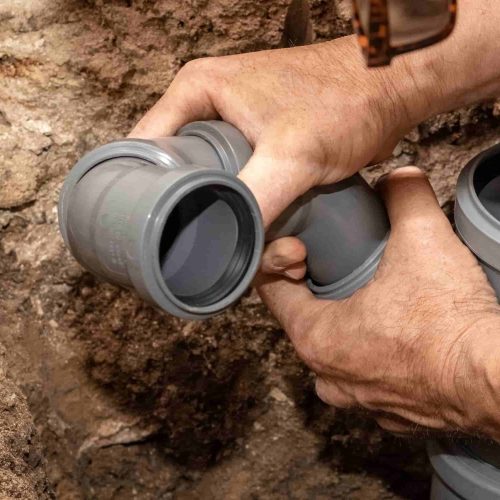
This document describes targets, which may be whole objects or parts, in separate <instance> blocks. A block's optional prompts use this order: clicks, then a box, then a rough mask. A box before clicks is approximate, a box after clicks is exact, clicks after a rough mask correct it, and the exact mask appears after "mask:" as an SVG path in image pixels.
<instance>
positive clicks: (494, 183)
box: [474, 154, 500, 220]
mask: <svg viewBox="0 0 500 500" xmlns="http://www.w3.org/2000/svg"><path fill="white" fill-rule="evenodd" d="M474 189H475V190H476V193H477V196H478V198H479V200H480V201H481V203H482V204H483V206H484V208H486V210H488V212H489V213H490V214H491V215H493V217H495V218H496V219H497V220H500V154H497V155H494V156H491V157H490V158H488V159H487V160H486V161H484V162H483V163H482V164H481V165H479V166H478V167H477V168H476V171H475V172H474Z"/></svg>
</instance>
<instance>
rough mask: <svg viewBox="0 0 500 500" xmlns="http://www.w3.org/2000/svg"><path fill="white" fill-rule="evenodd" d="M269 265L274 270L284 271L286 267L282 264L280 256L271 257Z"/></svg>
mask: <svg viewBox="0 0 500 500" xmlns="http://www.w3.org/2000/svg"><path fill="white" fill-rule="evenodd" d="M271 266H272V267H273V269H274V270H276V271H284V270H285V269H286V266H285V265H284V264H283V260H282V259H281V257H273V258H272V259H271Z"/></svg>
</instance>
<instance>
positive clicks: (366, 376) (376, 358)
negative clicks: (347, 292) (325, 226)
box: [257, 167, 500, 440]
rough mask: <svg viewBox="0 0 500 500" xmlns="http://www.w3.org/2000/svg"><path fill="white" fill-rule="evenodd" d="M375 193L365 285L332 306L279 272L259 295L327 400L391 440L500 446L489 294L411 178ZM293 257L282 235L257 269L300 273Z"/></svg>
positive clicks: (433, 203) (296, 251)
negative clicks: (459, 438) (428, 437)
mask: <svg viewBox="0 0 500 500" xmlns="http://www.w3.org/2000/svg"><path fill="white" fill-rule="evenodd" d="M379 189H380V192H381V194H382V196H383V198H384V200H385V203H386V206H387V210H388V214H389V217H390V221H391V226H392V233H391V237H390V240H389V243H388V245H387V249H386V251H385V254H384V257H383V259H382V261H381V264H380V267H379V269H378V271H377V273H376V275H375V278H374V279H373V281H372V282H371V283H369V284H368V285H367V286H366V287H365V288H363V289H361V290H359V291H358V292H357V293H356V294H355V295H353V296H352V297H351V298H349V299H346V300H342V301H337V302H333V301H323V300H318V299H316V298H315V297H314V296H313V295H312V294H311V292H310V291H309V290H308V288H307V287H306V285H305V284H304V283H303V282H297V281H293V280H289V279H287V278H286V277H280V276H279V275H274V276H273V275H269V274H267V275H266V274H261V276H260V277H259V278H258V280H257V283H258V290H259V292H260V294H261V296H262V297H263V299H264V301H265V302H266V304H267V305H268V307H269V308H270V310H271V311H272V312H273V313H274V314H275V315H276V316H277V318H278V319H279V321H280V322H281V324H282V325H283V327H284V328H285V330H286V331H287V333H288V334H289V336H290V338H291V340H292V342H293V344H294V346H295V348H296V349H297V351H298V353H299V355H300V356H301V357H302V359H303V360H304V361H305V362H306V363H307V364H308V365H309V366H310V367H311V368H312V370H313V371H314V372H316V374H317V377H318V378H317V384H316V388H317V393H318V395H319V397H320V398H321V399H322V400H323V401H325V402H326V403H328V404H331V405H334V406H336V407H342V408H346V407H363V408H365V409H368V410H371V411H373V412H375V414H376V416H377V417H378V421H379V423H380V424H381V425H382V426H383V427H384V428H386V429H388V430H391V431H394V432H407V431H409V430H415V428H416V427H418V426H422V427H425V428H431V429H436V430H448V431H457V430H461V431H464V432H473V433H478V432H481V433H484V434H485V435H489V436H490V437H492V438H496V439H498V440H500V412H499V411H498V408H500V369H499V368H497V366H498V361H497V360H498V358H499V357H500V307H499V306H498V304H497V299H496V296H495V294H494V292H493V290H492V288H491V286H490V285H489V283H488V282H487V279H486V276H485V274H484V273H483V271H482V269H481V267H480V266H479V264H478V262H477V260H476V258H475V257H474V256H473V255H472V253H471V252H470V251H469V250H468V249H467V247H465V246H464V245H463V244H462V243H461V242H460V240H459V239H458V238H457V236H456V235H455V234H454V232H453V229H452V227H451V225H450V223H449V222H448V220H447V219H446V217H445V215H444V214H443V212H442V211H441V209H440V207H439V204H438V202H437V200H436V198H435V195H434V193H433V191H432V188H431V186H430V184H429V183H428V181H427V179H426V178H425V176H424V175H423V174H422V173H421V172H420V170H418V169H417V168H414V167H407V168H403V169H399V170H397V171H395V172H393V173H392V174H390V175H389V176H388V177H386V178H384V179H383V181H382V182H380V183H379ZM303 259H304V248H303V246H302V245H301V244H300V242H299V241H298V240H296V239H293V238H287V239H282V240H278V241H276V242H274V243H271V244H270V245H269V246H268V248H267V250H266V253H265V256H264V262H263V267H264V269H266V268H267V269H268V270H272V265H271V264H270V262H281V263H282V264H283V266H284V267H285V268H287V267H291V268H292V269H297V268H302V269H303V268H304V265H303V262H302V261H303ZM301 266H302V267H301ZM299 275H300V273H299Z"/></svg>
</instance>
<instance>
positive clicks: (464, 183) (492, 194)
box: [429, 145, 500, 500]
mask: <svg viewBox="0 0 500 500" xmlns="http://www.w3.org/2000/svg"><path fill="white" fill-rule="evenodd" d="M455 223H456V228H457V232H458V234H459V236H460V237H461V239H462V240H463V242H464V243H465V244H466V245H467V246H468V247H469V248H470V249H471V250H472V252H474V254H475V255H476V256H477V258H478V260H479V262H480V263H481V266H482V267H483V269H484V271H485V273H486V275H487V276H488V279H489V281H490V283H491V284H492V286H493V288H494V289H495V291H496V293H497V296H498V297H499V298H500V145H497V146H495V147H493V148H491V149H489V150H487V151H485V152H484V153H482V154H481V155H479V156H477V157H476V158H474V159H473V160H472V161H471V162H470V163H469V164H468V165H467V166H466V167H465V169H464V170H463V171H462V173H461V174H460V177H459V180H458V185H457V196H456V204H455ZM429 455H430V459H431V463H432V466H433V468H434V471H435V474H434V479H433V483H432V493H431V499H432V500H464V499H465V500H498V499H500V445H498V444H493V443H488V442H485V441H479V440H469V441H467V442H458V441H456V442H449V441H441V442H432V443H430V444H429Z"/></svg>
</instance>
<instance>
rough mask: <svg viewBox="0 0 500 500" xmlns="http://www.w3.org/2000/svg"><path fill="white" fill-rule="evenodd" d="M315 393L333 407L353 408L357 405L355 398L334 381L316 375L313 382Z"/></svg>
mask: <svg viewBox="0 0 500 500" xmlns="http://www.w3.org/2000/svg"><path fill="white" fill-rule="evenodd" d="M315 389H316V395H317V396H318V398H319V399H321V401H323V403H325V404H327V405H329V406H334V407H335V408H342V409H347V408H353V407H354V406H357V403H356V400H355V399H354V398H353V397H352V396H351V395H350V394H348V393H347V392H345V391H343V390H342V389H341V388H340V387H339V386H338V385H336V384H335V383H333V382H331V381H329V380H326V379H324V378H322V377H318V378H317V379H316V383H315Z"/></svg>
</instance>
